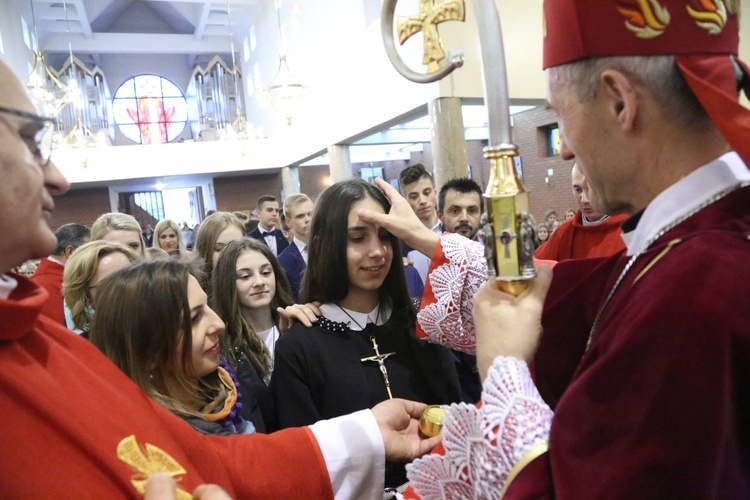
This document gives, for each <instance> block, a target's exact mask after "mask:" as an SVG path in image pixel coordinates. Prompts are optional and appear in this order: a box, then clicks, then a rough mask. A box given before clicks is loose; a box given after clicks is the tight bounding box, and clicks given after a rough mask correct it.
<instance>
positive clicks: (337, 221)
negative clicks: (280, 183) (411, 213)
mask: <svg viewBox="0 0 750 500" xmlns="http://www.w3.org/2000/svg"><path fill="white" fill-rule="evenodd" d="M365 198H370V199H371V200H374V201H375V202H377V203H378V204H380V205H381V206H382V207H383V210H385V212H386V213H388V211H389V210H390V208H391V204H390V203H389V202H388V198H386V197H385V195H384V194H383V192H382V191H381V190H380V189H378V188H377V187H376V186H373V185H372V184H368V183H367V182H365V181H363V180H360V179H351V180H347V181H343V182H337V183H336V184H334V185H332V186H330V187H329V188H327V189H326V190H325V191H323V193H322V194H321V195H320V198H318V201H317V205H316V207H315V212H314V214H313V218H312V223H311V226H310V240H309V241H310V242H309V244H308V254H307V255H308V259H307V268H306V270H305V276H304V278H303V284H302V288H301V290H302V294H303V296H304V300H305V301H307V302H311V301H320V302H323V303H326V302H327V303H331V302H338V301H340V300H343V299H344V298H345V297H346V296H347V295H348V294H349V275H348V271H347V266H346V247H347V243H348V239H347V234H348V219H349V211H350V210H351V207H352V205H354V203H356V202H358V201H361V200H364V199H365ZM388 241H389V242H390V244H391V248H392V250H393V261H392V262H391V268H390V269H389V270H388V274H387V275H386V277H385V280H384V281H383V285H382V286H381V287H380V290H379V294H380V302H381V303H382V304H391V306H392V307H393V309H394V311H395V310H401V309H402V308H407V309H409V308H413V306H412V302H411V299H410V298H409V291H408V289H407V288H406V278H405V277H404V266H403V265H402V263H401V261H402V259H401V245H400V243H399V240H398V239H397V238H396V237H395V236H393V235H392V234H390V233H389V234H388ZM342 274H344V276H342ZM344 278H346V279H344Z"/></svg>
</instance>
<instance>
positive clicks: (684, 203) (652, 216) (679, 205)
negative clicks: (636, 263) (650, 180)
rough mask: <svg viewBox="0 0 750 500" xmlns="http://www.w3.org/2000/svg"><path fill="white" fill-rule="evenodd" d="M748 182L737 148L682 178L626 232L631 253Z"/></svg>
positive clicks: (628, 253)
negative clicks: (713, 199)
mask: <svg viewBox="0 0 750 500" xmlns="http://www.w3.org/2000/svg"><path fill="white" fill-rule="evenodd" d="M746 182H750V171H748V168H747V167H746V166H745V164H744V163H743V162H742V159H740V157H739V155H738V154H737V153H735V152H734V151H731V152H729V153H726V154H724V155H722V156H720V157H719V158H717V159H715V160H714V161H712V162H710V163H708V164H707V165H704V166H702V167H700V168H699V169H697V170H695V171H694V172H692V173H690V174H689V175H687V176H686V177H684V178H682V179H680V180H679V181H678V182H676V183H675V184H672V185H671V186H670V187H668V188H667V189H665V190H664V191H662V192H661V193H660V194H659V195H658V196H657V197H656V198H654V199H653V201H652V202H651V203H649V205H648V206H647V207H646V209H645V210H644V211H643V215H642V216H641V218H640V220H639V221H638V225H637V226H636V227H635V229H634V230H632V231H629V232H627V233H625V232H623V233H622V239H623V240H624V241H625V245H627V255H631V256H632V255H636V254H640V253H642V252H644V251H645V250H646V249H647V248H648V246H649V245H650V244H651V243H652V242H653V240H654V239H656V237H657V235H658V234H659V232H660V231H662V230H663V229H664V228H666V227H667V226H669V225H670V224H672V223H674V222H675V221H677V220H678V219H680V218H681V217H685V216H686V215H688V214H690V213H691V212H693V211H694V210H696V209H697V208H698V207H700V206H701V205H704V204H706V203H707V202H709V200H710V199H711V198H712V197H714V196H716V195H718V194H719V193H722V192H724V191H727V190H729V189H732V188H738V187H739V186H740V185H741V184H743V183H746Z"/></svg>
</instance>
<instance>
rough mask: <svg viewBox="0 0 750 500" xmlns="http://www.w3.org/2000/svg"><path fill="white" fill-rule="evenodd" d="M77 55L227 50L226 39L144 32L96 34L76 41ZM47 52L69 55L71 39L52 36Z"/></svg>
mask: <svg viewBox="0 0 750 500" xmlns="http://www.w3.org/2000/svg"><path fill="white" fill-rule="evenodd" d="M71 45H72V47H73V51H74V52H84V53H88V54H218V53H223V52H226V51H227V40H226V37H222V38H217V39H214V38H207V39H204V40H201V41H198V40H196V39H195V36H194V35H173V34H167V35H161V34H158V35H154V34H145V33H94V34H93V35H92V37H91V39H89V40H80V39H73V40H71ZM44 50H45V51H48V52H67V51H68V37H66V36H65V35H63V34H57V35H52V36H51V37H50V38H49V40H48V41H47V42H46V43H45V46H44Z"/></svg>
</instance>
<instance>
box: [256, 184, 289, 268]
mask: <svg viewBox="0 0 750 500" xmlns="http://www.w3.org/2000/svg"><path fill="white" fill-rule="evenodd" d="M279 212H280V210H279V202H278V201H276V197H275V196H271V195H263V196H261V197H260V198H258V204H257V205H256V208H255V213H256V215H257V216H258V219H259V222H258V227H256V228H255V229H254V230H253V231H252V232H250V233H248V236H249V237H251V238H255V239H256V240H259V241H262V242H263V243H265V244H266V245H268V248H270V249H271V251H272V252H273V254H274V255H279V254H280V253H281V252H283V251H284V249H285V248H286V247H287V246H288V245H289V242H288V241H287V240H286V238H284V233H282V232H281V230H280V229H277V228H276V226H278V225H279Z"/></svg>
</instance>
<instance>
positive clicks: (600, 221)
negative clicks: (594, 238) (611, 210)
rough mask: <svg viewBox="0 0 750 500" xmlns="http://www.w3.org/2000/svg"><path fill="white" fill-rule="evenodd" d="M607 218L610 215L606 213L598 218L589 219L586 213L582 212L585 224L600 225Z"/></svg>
mask: <svg viewBox="0 0 750 500" xmlns="http://www.w3.org/2000/svg"><path fill="white" fill-rule="evenodd" d="M607 219H609V215H604V216H602V217H601V218H600V219H596V220H588V219H587V218H586V216H585V215H583V214H581V224H582V225H584V226H598V225H599V224H601V223H602V222H604V221H605V220H607Z"/></svg>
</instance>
